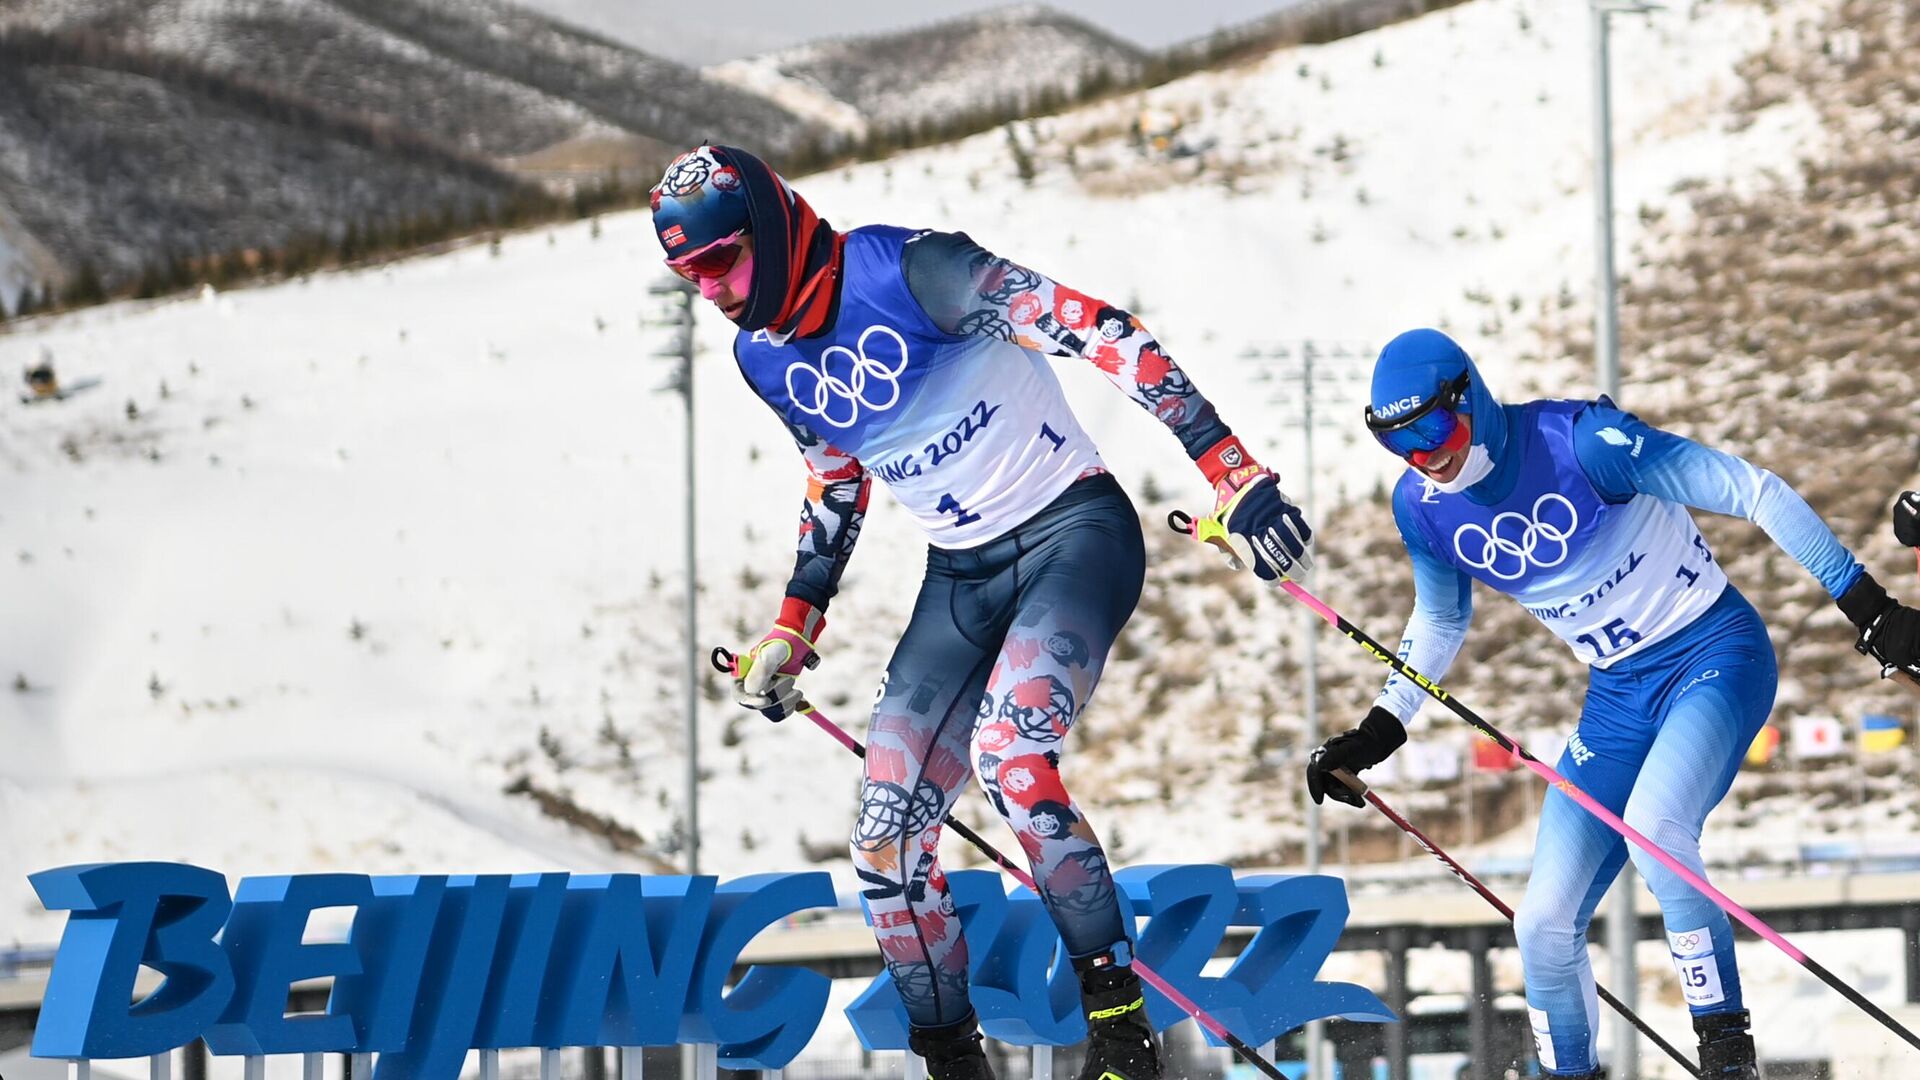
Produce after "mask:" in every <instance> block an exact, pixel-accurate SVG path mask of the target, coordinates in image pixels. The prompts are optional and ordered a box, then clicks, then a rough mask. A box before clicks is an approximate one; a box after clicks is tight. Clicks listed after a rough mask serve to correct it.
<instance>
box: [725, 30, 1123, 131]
mask: <svg viewBox="0 0 1920 1080" xmlns="http://www.w3.org/2000/svg"><path fill="white" fill-rule="evenodd" d="M1151 60H1152V57H1151V56H1150V55H1149V54H1148V53H1147V52H1146V51H1145V50H1143V49H1140V48H1139V47H1137V46H1135V45H1133V44H1131V43H1129V42H1127V41H1124V40H1122V39H1121V38H1119V37H1116V36H1114V35H1113V34H1110V33H1108V32H1107V31H1105V30H1102V29H1101V28H1099V27H1097V26H1095V25H1093V24H1092V23H1089V22H1086V21H1084V20H1082V19H1078V18H1075V17H1073V16H1071V15H1066V14H1063V13H1061V12H1059V11H1056V10H1054V9H1052V8H1049V7H1044V6H1040V5H1021V6H1017V7H1009V8H1001V9H998V10H995V11H990V12H986V13H983V14H980V15H970V16H965V17H962V18H958V19H949V20H946V21H944V22H937V23H933V24H931V25H928V26H923V27H916V28H914V29H911V30H903V31H898V32H894V33H886V34H873V35H867V36H861V37H850V38H843V39H840V40H836V41H823V42H817V43H814V44H809V45H801V46H798V47H796V48H792V49H784V50H781V51H778V52H773V53H767V54H765V55H763V56H756V57H751V58H748V59H745V60H735V61H731V62H728V63H725V64H720V65H716V66H714V67H711V68H708V69H706V71H705V74H707V75H708V76H710V77H712V78H713V79H716V80H724V81H728V82H732V83H734V84H736V85H739V86H741V87H743V88H748V89H751V90H753V91H755V92H758V93H762V94H766V95H767V96H769V97H771V98H773V99H774V100H775V101H778V102H780V103H781V104H783V105H785V106H787V107H788V108H790V109H792V110H794V111H795V112H799V113H802V114H804V115H806V116H807V117H808V118H809V119H812V120H814V121H817V122H820V123H824V124H827V125H829V126H832V127H836V128H839V129H840V130H845V131H863V130H865V129H867V128H869V127H878V128H882V129H898V128H902V127H906V126H910V125H915V124H922V125H924V124H931V123H936V122H940V121H943V120H948V119H950V118H953V117H956V116H965V115H970V114H972V115H977V114H980V113H984V112H992V111H1006V110H1009V109H1028V108H1032V107H1034V106H1036V105H1039V104H1042V103H1044V102H1046V101H1049V100H1057V101H1060V102H1062V103H1064V102H1066V101H1069V100H1072V99H1073V98H1075V97H1076V96H1078V95H1079V94H1080V93H1081V92H1082V91H1083V90H1085V89H1087V88H1089V87H1092V86H1100V85H1105V86H1122V85H1131V84H1133V83H1135V82H1137V81H1138V80H1139V79H1140V78H1141V76H1142V75H1143V74H1144V73H1145V72H1146V70H1147V68H1148V66H1149V64H1150V62H1151Z"/></svg>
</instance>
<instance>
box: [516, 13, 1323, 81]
mask: <svg viewBox="0 0 1920 1080" xmlns="http://www.w3.org/2000/svg"><path fill="white" fill-rule="evenodd" d="M520 2H521V3H522V4H524V5H526V6H527V7H531V8H534V9H536V10H539V11H544V12H546V13H547V14H549V15H554V16H557V17H559V18H562V19H565V20H567V21H569V22H574V23H578V24H580V25H581V26H584V27H587V28H589V29H592V30H597V31H599V32H600V33H603V34H606V35H608V36H609V37H613V38H617V39H619V40H622V41H625V42H627V43H629V44H631V45H634V46H635V47H637V48H640V49H643V50H645V51H647V52H651V53H655V54H657V55H661V56H665V57H668V58H670V59H674V60H679V61H680V62H682V63H687V64H695V65H700V64H709V63H713V62H716V61H719V60H727V59H732V58H733V57H737V56H746V55H750V54H752V53H758V52H766V51H768V50H770V49H778V48H781V47H783V46H787V45H795V44H799V43H800V42H803V41H811V40H815V39H817V38H826V37H842V36H845V35H849V34H864V33H872V32H874V31H879V30H897V29H902V28H904V27H909V26H915V25H919V24H922V23H928V22H934V21H937V20H939V19H945V18H949V17H952V16H954V15H960V14H965V13H967V12H974V11H985V10H988V9H990V8H995V7H1004V6H1006V4H1005V2H1004V0H908V2H904V3H903V2H901V0H709V2H707V3H701V4H694V3H688V2H686V0H673V2H668V0H520ZM1298 2H1300V0H1204V2H1202V3H1199V4H1191V5H1189V4H1178V3H1168V2H1167V0H1053V2H1052V3H1050V4H1049V5H1048V6H1050V7H1054V8H1058V9H1059V10H1062V11H1067V12H1071V13H1073V14H1075V15H1078V16H1080V17H1081V18H1083V19H1086V20H1087V21H1089V22H1092V23H1096V24H1098V25H1100V26H1102V27H1105V28H1106V29H1107V30H1108V31H1109V32H1112V33H1114V34H1117V35H1119V36H1120V37H1123V38H1127V39H1129V40H1132V41H1134V42H1136V43H1138V44H1141V45H1144V46H1148V47H1154V48H1157V47H1160V46H1164V45H1171V44H1173V43H1174V42H1177V41H1184V40H1186V39H1188V38H1193V37H1199V36H1200V35H1202V34H1206V33H1209V32H1211V31H1213V30H1215V29H1217V28H1219V27H1221V26H1228V25H1232V24H1234V23H1238V22H1244V21H1246V20H1247V19H1251V18H1255V17H1258V16H1260V15H1264V14H1267V13H1268V12H1272V11H1278V10H1281V9H1283V8H1286V7H1291V6H1292V5H1293V4H1295V3H1298Z"/></svg>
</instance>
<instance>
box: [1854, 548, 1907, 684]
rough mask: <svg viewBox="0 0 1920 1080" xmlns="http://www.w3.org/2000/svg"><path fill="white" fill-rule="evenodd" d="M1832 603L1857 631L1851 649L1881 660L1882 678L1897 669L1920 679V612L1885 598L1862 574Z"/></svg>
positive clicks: (1880, 589)
mask: <svg viewBox="0 0 1920 1080" xmlns="http://www.w3.org/2000/svg"><path fill="white" fill-rule="evenodd" d="M1835 603H1837V604H1839V605H1840V610H1841V611H1842V612H1845V613H1846V616H1847V619H1848V620H1849V621H1851V622H1852V623H1853V625H1854V628H1855V629H1857V630H1859V631H1860V640H1859V641H1858V642H1856V643H1855V644H1854V647H1855V648H1857V649H1859V650H1860V651H1861V652H1863V653H1866V654H1867V655H1868V656H1871V657H1873V658H1874V659H1875V660H1878V661H1880V664H1881V666H1882V668H1883V669H1884V670H1882V671H1881V674H1882V675H1889V674H1891V673H1892V672H1893V670H1894V669H1896V668H1898V669H1901V670H1904V671H1906V672H1907V673H1908V674H1912V675H1916V676H1920V611H1915V610H1914V609H1912V608H1910V607H1907V606H1906V605H1905V604H1902V603H1900V602H1899V601H1897V600H1895V599H1894V598H1893V597H1891V596H1888V595H1887V590H1885V589H1883V588H1881V587H1880V583H1879V582H1877V581H1875V580H1873V575H1872V574H1869V573H1867V572H1865V571H1861V573H1860V579H1859V580H1858V581H1855V582H1854V583H1853V587H1852V588H1850V589H1848V590H1847V591H1846V593H1845V594H1844V595H1842V596H1841V597H1840V599H1839V600H1837V601H1835Z"/></svg>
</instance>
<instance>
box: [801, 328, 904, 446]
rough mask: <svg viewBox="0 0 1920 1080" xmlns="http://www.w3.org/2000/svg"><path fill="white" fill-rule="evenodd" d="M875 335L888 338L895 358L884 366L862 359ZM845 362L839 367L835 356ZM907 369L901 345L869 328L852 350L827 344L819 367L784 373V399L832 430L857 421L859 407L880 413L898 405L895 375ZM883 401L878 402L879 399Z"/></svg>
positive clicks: (894, 334) (886, 331) (890, 332)
mask: <svg viewBox="0 0 1920 1080" xmlns="http://www.w3.org/2000/svg"><path fill="white" fill-rule="evenodd" d="M875 334H880V335H884V336H886V337H889V338H892V339H893V345H894V348H896V349H898V350H899V352H900V355H899V358H898V359H896V360H893V361H891V362H888V361H886V360H883V359H880V358H876V357H873V356H869V355H867V339H868V338H871V337H873V336H874V335H875ZM836 356H841V357H845V358H846V359H845V365H844V370H842V365H840V364H837V363H835V359H834V358H835V357H836ZM906 370H907V342H906V339H905V338H903V337H901V336H900V332H899V331H897V330H895V329H894V328H892V327H891V326H869V327H867V329H866V331H865V332H863V333H862V334H861V335H860V340H859V341H856V342H854V347H853V348H852V349H849V348H847V347H846V346H845V345H831V346H828V348H827V350H826V351H825V352H823V353H821V354H820V366H819V367H814V366H813V365H812V364H809V363H807V362H806V361H804V360H802V361H799V362H797V363H795V364H793V365H791V366H789V367H788V368H787V397H788V398H790V399H792V401H793V404H794V406H795V407H796V408H798V409H799V410H800V411H801V412H803V413H808V414H810V415H813V416H817V417H819V418H820V419H822V420H825V421H826V422H827V423H828V424H831V425H832V426H834V427H837V428H850V427H852V426H853V425H854V424H856V423H858V422H859V421H860V411H861V409H862V408H864V409H866V411H868V412H886V411H887V410H888V409H891V408H893V407H894V406H895V405H896V404H898V403H899V401H900V374H901V372H904V371H906ZM883 393H884V394H885V397H881V395H882V394H883Z"/></svg>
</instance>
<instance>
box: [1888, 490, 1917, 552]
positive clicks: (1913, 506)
mask: <svg viewBox="0 0 1920 1080" xmlns="http://www.w3.org/2000/svg"><path fill="white" fill-rule="evenodd" d="M1893 538H1894V539H1895V540H1898V541H1900V546H1901V547H1910V548H1920V491H1903V492H1901V493H1900V500H1899V501H1898V502H1896V503H1894V504H1893Z"/></svg>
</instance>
